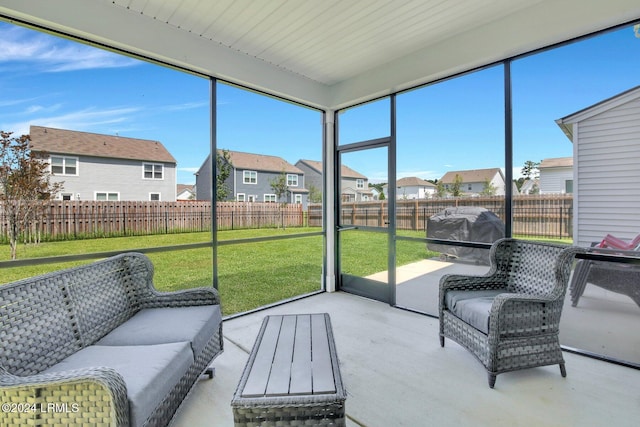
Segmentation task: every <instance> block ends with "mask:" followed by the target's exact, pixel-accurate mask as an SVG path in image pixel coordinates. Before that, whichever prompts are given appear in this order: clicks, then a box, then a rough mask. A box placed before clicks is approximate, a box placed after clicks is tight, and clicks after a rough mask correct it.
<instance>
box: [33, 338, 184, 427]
mask: <svg viewBox="0 0 640 427" xmlns="http://www.w3.org/2000/svg"><path fill="white" fill-rule="evenodd" d="M193 360H194V357H193V353H192V351H191V347H190V344H189V343H188V342H180V343H171V344H159V345H131V346H102V345H92V346H89V347H85V348H83V349H82V350H79V351H78V352H76V353H74V354H72V355H71V356H69V357H67V358H66V359H64V360H63V361H61V362H60V363H58V364H56V365H53V366H51V367H50V368H48V369H46V370H45V371H44V373H55V372H63V371H69V370H73V369H82V368H90V367H94V366H106V367H109V368H113V369H115V370H116V371H117V372H118V373H119V374H120V375H122V378H123V380H124V382H125V384H126V386H127V395H128V397H129V409H130V417H131V425H132V426H137V425H143V424H144V422H145V420H146V419H147V418H149V417H150V416H151V414H153V412H154V411H155V409H156V407H157V406H158V405H159V404H160V403H161V402H162V399H163V398H164V397H165V396H166V395H168V394H169V393H170V392H171V390H172V389H173V388H174V387H175V384H176V383H177V382H178V381H180V378H182V377H183V376H184V375H185V373H186V372H187V370H188V369H189V367H190V366H191V365H192V364H193Z"/></svg>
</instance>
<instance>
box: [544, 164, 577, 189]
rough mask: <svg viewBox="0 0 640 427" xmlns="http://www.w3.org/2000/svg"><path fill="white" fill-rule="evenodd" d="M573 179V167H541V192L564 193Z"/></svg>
mask: <svg viewBox="0 0 640 427" xmlns="http://www.w3.org/2000/svg"><path fill="white" fill-rule="evenodd" d="M572 180H573V167H557V168H542V169H540V194H564V193H566V191H567V184H566V183H567V181H572Z"/></svg>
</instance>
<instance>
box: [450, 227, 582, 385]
mask: <svg viewBox="0 0 640 427" xmlns="http://www.w3.org/2000/svg"><path fill="white" fill-rule="evenodd" d="M579 252H583V250H582V249H580V248H577V247H567V246H560V245H553V244H546V243H538V242H528V241H521V240H516V239H508V238H507V239H501V240H498V241H497V242H495V243H494V244H493V246H492V247H491V251H490V259H491V268H490V270H489V272H488V273H487V274H485V275H484V276H462V275H445V276H443V277H442V278H441V279H440V295H439V311H440V337H441V341H440V342H441V344H442V345H444V338H445V337H446V338H450V339H452V340H454V341H456V342H458V343H459V344H461V345H462V346H464V347H465V348H467V349H468V350H469V351H470V352H471V353H473V354H474V355H475V356H476V357H477V358H478V360H479V361H480V362H481V363H482V364H483V365H484V366H485V368H486V369H487V372H488V373H489V384H490V386H491V387H493V382H494V381H495V376H496V375H498V374H500V373H502V372H507V371H513V370H517V369H523V368H531V367H536V366H543V365H552V364H560V365H561V369H562V372H563V373H564V360H563V358H562V351H561V349H560V342H559V339H558V332H559V325H560V316H561V314H562V307H563V303H564V297H565V294H566V291H567V285H568V281H569V277H570V274H571V266H572V264H573V259H574V257H575V255H576V254H577V253H579ZM487 289H506V292H505V293H502V294H500V295H498V296H497V297H496V298H495V299H494V301H493V304H492V306H491V311H490V313H489V333H488V334H485V333H483V332H481V331H479V330H477V329H476V328H474V327H473V326H471V325H469V324H467V323H465V322H464V321H463V320H461V319H460V318H458V317H456V316H455V315H454V314H453V313H451V312H450V311H449V310H448V308H447V307H446V303H445V295H446V293H447V292H448V291H449V290H487Z"/></svg>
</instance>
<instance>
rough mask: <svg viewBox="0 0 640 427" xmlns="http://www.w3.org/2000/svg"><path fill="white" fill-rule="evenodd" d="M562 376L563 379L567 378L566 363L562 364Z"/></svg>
mask: <svg viewBox="0 0 640 427" xmlns="http://www.w3.org/2000/svg"><path fill="white" fill-rule="evenodd" d="M560 375H562V377H563V378H564V377H566V376H567V368H565V367H564V363H561V364H560Z"/></svg>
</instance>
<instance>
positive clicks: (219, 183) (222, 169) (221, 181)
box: [216, 150, 233, 202]
mask: <svg viewBox="0 0 640 427" xmlns="http://www.w3.org/2000/svg"><path fill="white" fill-rule="evenodd" d="M232 168H233V164H232V163H231V155H230V154H229V150H219V151H218V153H217V154H216V170H217V174H216V201H218V202H220V201H223V200H227V198H228V197H229V193H230V190H229V186H228V185H227V179H228V178H229V176H230V175H231V170H232Z"/></svg>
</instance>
